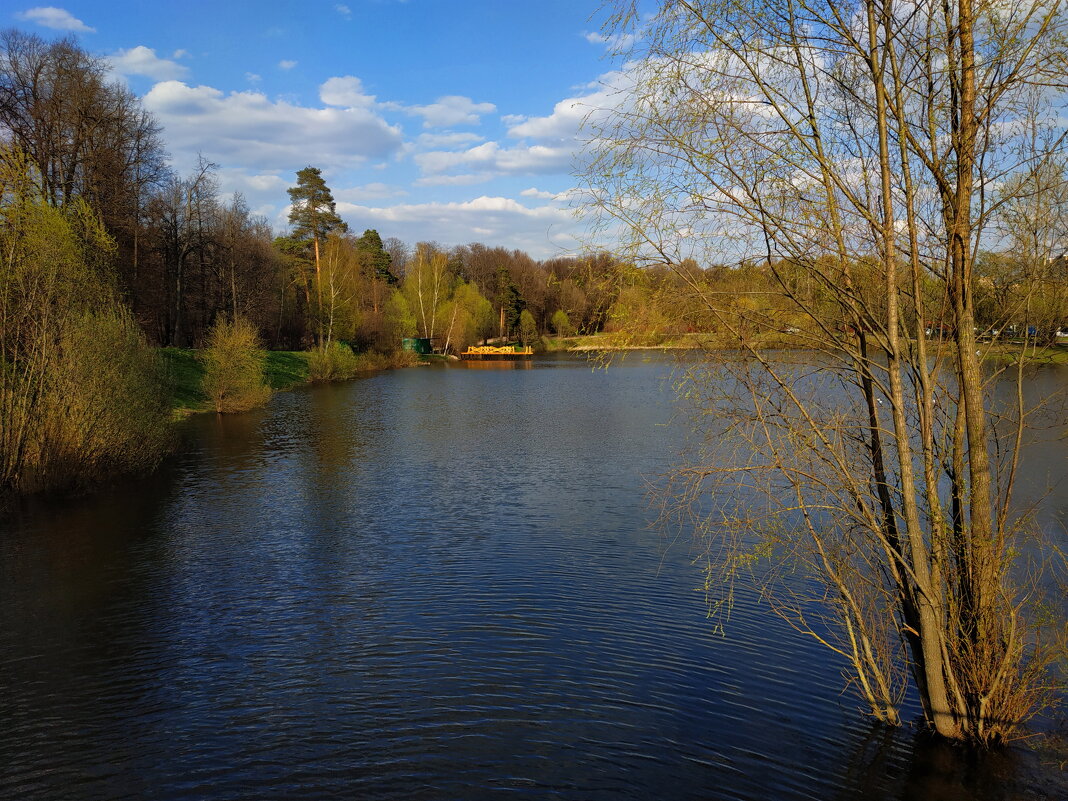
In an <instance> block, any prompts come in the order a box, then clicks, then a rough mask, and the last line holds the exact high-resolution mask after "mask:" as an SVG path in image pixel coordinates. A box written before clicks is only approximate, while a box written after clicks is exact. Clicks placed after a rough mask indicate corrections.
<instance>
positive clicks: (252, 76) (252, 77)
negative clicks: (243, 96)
mask: <svg viewBox="0 0 1068 801" xmlns="http://www.w3.org/2000/svg"><path fill="white" fill-rule="evenodd" d="M245 80H246V81H248V82H249V83H259V82H260V81H262V80H263V78H262V77H261V76H259V75H257V74H256V73H254V72H246V73H245Z"/></svg>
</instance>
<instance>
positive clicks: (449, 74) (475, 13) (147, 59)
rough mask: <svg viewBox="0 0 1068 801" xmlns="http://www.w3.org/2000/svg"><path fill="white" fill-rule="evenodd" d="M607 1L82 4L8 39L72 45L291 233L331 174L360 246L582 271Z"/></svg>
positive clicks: (168, 133)
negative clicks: (466, 250)
mask: <svg viewBox="0 0 1068 801" xmlns="http://www.w3.org/2000/svg"><path fill="white" fill-rule="evenodd" d="M599 7H600V2H599V0H532V2H523V1H522V0H406V1H402V0H347V2H344V3H338V2H332V1H329V0H309V1H307V2H262V1H261V2H246V1H245V0H216V2H199V1H193V2H185V3H181V4H173V5H172V4H163V3H154V2H144V0H139V2H126V1H125V0H106V1H104V0H86V1H85V2H73V1H72V2H65V3H63V4H62V5H60V6H33V5H30V4H26V5H24V6H19V7H15V8H14V9H13V10H11V11H8V12H6V16H7V17H8V18H7V19H6V20H3V23H4V25H11V26H15V27H18V28H20V29H22V30H25V31H28V32H33V33H37V34H39V35H42V36H45V37H51V36H61V35H65V34H69V33H73V34H75V35H76V36H77V37H78V39H79V41H80V43H81V44H82V46H83V47H84V48H85V49H86V50H88V51H90V52H92V53H94V54H96V55H100V56H104V57H107V58H108V59H109V60H110V62H111V64H112V68H113V70H114V74H115V76H116V79H118V80H124V81H126V83H127V84H128V85H129V87H130V88H131V89H132V90H133V91H134V92H135V93H137V94H138V95H139V96H140V97H142V99H143V102H144V104H145V106H146V107H147V108H148V109H149V110H150V111H152V112H153V113H154V114H155V115H156V117H157V119H158V120H159V121H160V123H161V124H162V125H163V128H164V139H165V141H166V143H167V148H168V151H169V152H170V154H171V156H172V160H173V165H174V167H175V168H176V169H177V170H178V171H179V172H181V173H185V172H188V170H189V169H190V167H191V165H192V164H193V162H194V161H195V160H196V158H197V154H198V153H201V154H203V155H204V156H205V157H206V158H208V159H209V160H211V161H213V162H216V163H217V164H218V165H219V179H220V188H221V190H222V191H223V192H225V193H229V192H233V191H240V192H242V193H243V194H244V195H245V197H246V199H247V200H248V203H249V205H250V206H251V207H252V208H253V209H254V210H255V211H256V212H258V213H260V214H263V215H264V216H266V217H267V218H268V219H269V220H270V221H271V222H272V224H273V225H274V226H275V227H276V228H278V229H279V230H281V229H282V228H284V226H285V216H286V207H287V203H288V196H287V195H286V191H285V190H286V188H287V187H289V186H291V185H292V184H293V183H294V173H295V172H296V171H297V170H298V169H300V168H301V167H304V166H306V165H308V164H311V165H314V166H317V167H320V168H322V170H323V173H324V175H325V176H326V178H327V182H328V184H329V185H330V186H331V188H332V189H333V191H334V196H335V198H336V199H337V201H338V210H339V212H340V213H341V215H342V217H343V218H344V219H345V220H346V221H347V222H348V223H349V225H350V227H351V228H352V229H354V230H355V231H357V232H359V231H362V230H363V229H365V228H376V229H378V231H379V233H380V234H381V235H382V236H383V238H385V237H389V236H397V237H400V238H401V239H403V240H405V241H406V242H409V243H414V242H416V241H419V240H432V241H437V242H439V243H441V244H443V245H446V246H448V245H454V244H463V243H467V242H473V241H480V242H484V243H485V244H487V245H501V246H504V247H509V248H520V249H523V250H526V251H527V252H528V253H530V254H531V255H532V256H535V257H537V258H546V257H549V256H553V255H557V254H560V253H566V252H572V251H574V250H576V249H577V248H578V247H579V244H578V243H579V241H580V239H581V236H582V234H583V224H582V222H581V220H578V219H575V218H574V216H573V215H572V214H571V212H570V210H569V202H568V197H567V195H568V192H569V190H571V189H572V187H573V186H574V183H575V181H574V178H572V177H571V174H570V173H571V169H572V165H573V163H574V157H575V153H576V152H577V147H578V146H577V135H578V125H579V122H580V120H581V119H582V117H583V116H584V115H585V112H586V109H587V108H589V107H591V106H596V105H605V102H604V98H605V97H606V96H607V92H606V89H605V88H604V85H605V81H607V82H609V83H610V82H611V77H610V74H609V71H610V70H611V68H612V63H611V62H610V61H608V60H606V59H605V52H606V44H605V42H604V41H603V37H602V36H600V35H599V31H600V26H601V22H602V20H601V19H600V18H599V17H598V16H596V13H597V10H598V8H599ZM9 8H11V6H9Z"/></svg>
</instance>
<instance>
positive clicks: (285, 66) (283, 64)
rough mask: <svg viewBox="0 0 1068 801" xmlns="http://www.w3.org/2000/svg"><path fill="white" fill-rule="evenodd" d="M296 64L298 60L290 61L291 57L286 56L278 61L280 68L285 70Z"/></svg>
mask: <svg viewBox="0 0 1068 801" xmlns="http://www.w3.org/2000/svg"><path fill="white" fill-rule="evenodd" d="M295 66H297V62H296V61H290V60H289V59H285V58H284V59H282V60H281V61H279V62H278V68H279V69H283V70H291V69H293V68H294V67H295Z"/></svg>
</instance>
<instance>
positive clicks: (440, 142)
mask: <svg viewBox="0 0 1068 801" xmlns="http://www.w3.org/2000/svg"><path fill="white" fill-rule="evenodd" d="M482 139H483V137H481V136H479V135H478V134H476V133H461V132H449V133H440V134H430V133H425V134H419V138H418V139H416V140H415V141H416V143H417V144H418V145H419V146H420V147H425V148H448V147H451V148H456V147H463V146H465V145H473V144H474V143H475V142H481V141H482Z"/></svg>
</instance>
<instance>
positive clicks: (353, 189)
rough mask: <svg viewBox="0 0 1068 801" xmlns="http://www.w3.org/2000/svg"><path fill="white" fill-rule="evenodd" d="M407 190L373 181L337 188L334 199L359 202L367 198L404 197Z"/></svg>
mask: <svg viewBox="0 0 1068 801" xmlns="http://www.w3.org/2000/svg"><path fill="white" fill-rule="evenodd" d="M407 194H408V192H407V190H405V189H402V188H401V187H399V186H394V185H392V184H384V183H381V182H380V181H375V182H372V183H369V184H363V185H362V186H350V187H348V188H346V189H338V190H336V191H335V192H334V200H336V201H338V202H339V203H340V202H345V203H359V202H361V201H367V200H385V199H389V198H396V197H404V196H405V195H407Z"/></svg>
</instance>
